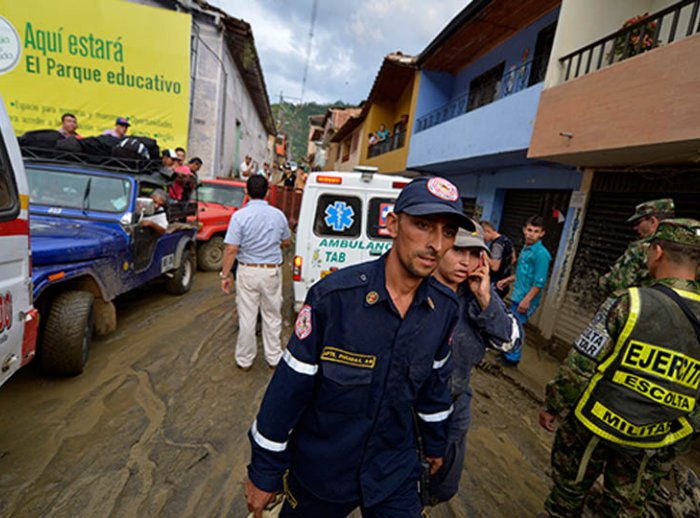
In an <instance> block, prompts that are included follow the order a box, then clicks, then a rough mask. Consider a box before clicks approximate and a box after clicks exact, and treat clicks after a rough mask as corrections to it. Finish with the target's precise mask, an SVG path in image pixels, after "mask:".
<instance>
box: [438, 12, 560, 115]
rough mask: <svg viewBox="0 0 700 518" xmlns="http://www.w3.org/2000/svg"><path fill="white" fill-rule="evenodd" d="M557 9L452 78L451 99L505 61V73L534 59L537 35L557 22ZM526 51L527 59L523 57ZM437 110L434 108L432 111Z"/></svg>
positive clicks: (465, 90)
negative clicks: (478, 77)
mask: <svg viewBox="0 0 700 518" xmlns="http://www.w3.org/2000/svg"><path fill="white" fill-rule="evenodd" d="M558 17H559V9H555V10H554V11H551V12H550V13H548V14H546V15H544V16H543V17H542V18H540V19H539V20H537V21H535V22H533V23H532V24H530V25H528V26H527V27H525V28H524V29H523V30H522V31H520V32H519V33H517V34H515V35H514V36H512V37H511V38H510V39H509V40H507V41H505V42H503V44H502V45H500V46H498V47H496V48H495V49H493V50H492V51H491V52H489V53H488V54H486V55H485V56H484V57H482V58H481V59H479V60H478V61H476V62H474V63H473V64H471V65H470V66H468V67H467V68H465V69H464V70H462V71H461V72H459V74H457V76H456V77H455V78H454V90H453V98H454V97H457V96H459V95H460V94H462V93H465V92H468V91H469V83H470V82H471V81H472V79H474V78H475V77H477V76H479V75H481V74H483V73H484V72H486V71H487V70H489V69H491V68H493V67H495V66H496V65H498V64H499V63H501V62H503V61H505V70H506V72H507V71H508V70H510V69H511V67H518V66H520V65H521V64H522V62H523V61H527V60H528V59H533V58H534V57H535V43H536V42H537V34H538V33H539V32H540V31H541V30H542V29H544V28H545V27H547V26H548V25H550V24H552V23H554V22H556V21H557V18H558ZM526 51H527V57H525V56H524V54H525V52H526ZM523 58H524V59H523ZM435 108H438V106H434V107H433V109H435Z"/></svg>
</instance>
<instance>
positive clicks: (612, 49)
mask: <svg viewBox="0 0 700 518" xmlns="http://www.w3.org/2000/svg"><path fill="white" fill-rule="evenodd" d="M699 9H700V0H683V1H681V2H678V3H676V4H673V5H671V6H669V7H667V8H666V9H662V10H661V11H659V12H657V13H654V14H651V15H649V16H647V17H645V18H643V19H641V20H639V21H637V22H635V23H632V24H630V25H628V26H627V27H623V28H622V29H620V30H619V31H616V32H613V33H612V34H610V35H608V36H605V37H604V38H601V39H599V40H598V41H594V42H593V43H590V44H588V45H586V46H585V47H583V48H580V49H579V50H577V51H575V52H572V53H571V54H567V55H566V56H564V57H562V58H560V59H559V61H560V62H561V64H562V65H563V66H564V68H565V77H564V80H565V81H568V80H569V79H575V78H577V77H580V76H583V75H586V74H588V73H590V72H595V71H596V70H600V69H601V68H603V67H606V66H609V65H612V64H613V63H619V62H620V61H624V60H625V59H627V58H630V57H632V56H636V55H637V54H641V53H642V52H646V51H649V50H652V49H655V48H656V47H658V46H660V45H664V44H665V43H672V42H673V41H676V40H679V39H682V38H687V37H688V36H692V35H693V34H695V33H697V32H700V23H698V10H699ZM685 16H688V22H687V24H683V25H684V27H679V25H680V20H681V17H685ZM683 29H685V30H683Z"/></svg>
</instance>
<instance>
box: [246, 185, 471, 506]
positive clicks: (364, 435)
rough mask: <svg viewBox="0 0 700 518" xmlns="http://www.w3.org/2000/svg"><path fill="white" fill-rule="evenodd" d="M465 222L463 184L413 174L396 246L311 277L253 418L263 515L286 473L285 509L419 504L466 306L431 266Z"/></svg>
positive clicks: (441, 432)
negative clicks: (419, 447)
mask: <svg viewBox="0 0 700 518" xmlns="http://www.w3.org/2000/svg"><path fill="white" fill-rule="evenodd" d="M460 225H461V226H464V227H466V228H469V229H470V230H473V229H474V228H475V227H474V224H473V222H472V221H471V220H470V219H469V218H467V217H465V216H464V215H463V213H462V202H461V199H460V196H459V192H458V190H457V188H456V187H455V186H454V185H453V184H451V183H450V182H449V181H447V180H445V179H443V178H416V179H415V180H413V181H412V182H411V183H410V184H408V185H407V186H406V187H405V188H404V189H403V190H402V191H401V194H400V195H399V197H398V199H397V201H396V205H395V207H394V212H392V213H390V214H389V215H388V216H387V224H386V227H387V229H388V231H389V233H390V235H391V237H392V239H393V246H392V248H391V250H390V251H389V252H387V254H385V255H384V256H383V257H382V258H380V259H379V260H376V261H372V262H367V263H363V264H359V265H356V266H352V267H349V268H346V269H343V270H340V271H338V272H336V273H333V274H332V275H330V276H328V277H326V278H325V279H323V280H321V281H320V282H319V283H317V284H315V285H314V286H312V288H311V289H310V290H309V294H308V296H307V299H306V304H305V305H304V306H303V307H302V309H301V310H300V311H299V315H298V317H297V320H296V324H295V328H294V334H293V336H292V338H291V340H290V341H289V345H288V346H287V349H286V351H285V353H284V356H283V358H282V361H281V362H280V364H279V366H278V368H277V370H276V372H275V374H274V377H273V378H272V380H271V382H270V385H269V386H268V388H267V392H266V394H265V397H264V398H263V402H262V405H261V408H260V412H259V413H258V416H257V418H256V420H255V422H254V423H253V426H252V427H251V430H250V439H251V445H252V461H251V463H250V465H249V467H248V476H249V480H248V482H247V484H246V501H247V503H248V508H249V510H251V511H253V513H254V516H256V517H257V516H262V509H263V508H264V506H265V505H266V504H267V503H268V502H269V501H270V500H271V499H272V498H273V496H274V494H275V493H276V492H279V491H280V490H282V488H283V486H284V491H285V496H286V501H285V504H284V507H283V509H282V513H281V516H282V517H289V516H300V517H304V518H314V517H319V518H321V517H322V518H334V517H338V518H340V517H345V516H347V515H348V514H349V513H350V512H352V510H353V509H355V508H357V507H360V508H361V509H362V513H363V516H365V517H377V518H378V517H390V516H401V517H409V518H412V517H415V518H418V517H419V516H420V514H421V503H420V499H419V496H418V493H417V491H416V482H417V480H418V478H419V476H420V470H421V467H420V463H419V461H418V456H417V455H416V444H417V437H416V432H415V430H416V429H417V430H419V434H420V438H421V440H422V443H423V446H424V454H425V456H426V460H427V461H428V463H429V464H430V466H431V470H432V471H436V470H437V469H439V467H440V466H441V465H442V456H443V455H444V452H445V447H446V432H447V428H446V424H447V418H448V417H449V415H450V413H451V412H452V400H451V398H450V392H449V387H448V379H449V374H450V371H451V362H450V349H449V345H448V340H449V336H450V334H451V332H452V328H453V326H454V324H455V322H456V317H457V302H456V299H455V296H454V294H453V293H452V292H451V291H450V290H449V289H447V288H446V287H444V286H442V285H441V284H440V283H438V282H437V281H436V280H434V279H433V278H432V277H431V274H432V273H433V271H434V270H435V268H436V267H437V265H438V263H439V262H440V259H441V258H442V256H443V255H444V254H445V252H446V251H447V250H448V249H449V248H450V247H452V245H453V243H454V239H455V235H456V233H457V230H458V227H459V226H460ZM414 413H415V416H416V423H417V424H415V425H414V415H413V414H414ZM283 479H284V483H283Z"/></svg>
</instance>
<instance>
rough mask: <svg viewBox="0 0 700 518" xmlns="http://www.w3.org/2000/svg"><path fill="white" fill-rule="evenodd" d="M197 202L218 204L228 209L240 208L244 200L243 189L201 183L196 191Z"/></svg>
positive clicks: (233, 186)
mask: <svg viewBox="0 0 700 518" xmlns="http://www.w3.org/2000/svg"><path fill="white" fill-rule="evenodd" d="M197 195H198V199H199V201H204V202H209V203H219V204H221V205H227V206H229V207H240V206H241V205H243V199H244V198H245V187H237V186H235V185H221V184H214V183H202V184H201V185H200V186H199V188H198V189H197Z"/></svg>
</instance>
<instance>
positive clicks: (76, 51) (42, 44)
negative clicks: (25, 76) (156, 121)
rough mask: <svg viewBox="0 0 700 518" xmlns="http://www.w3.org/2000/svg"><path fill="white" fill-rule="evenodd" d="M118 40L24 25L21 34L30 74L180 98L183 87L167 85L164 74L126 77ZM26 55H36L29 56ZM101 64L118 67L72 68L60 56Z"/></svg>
mask: <svg viewBox="0 0 700 518" xmlns="http://www.w3.org/2000/svg"><path fill="white" fill-rule="evenodd" d="M121 39H122V38H121V36H119V37H118V38H117V39H115V40H110V39H106V38H100V37H97V36H95V35H94V34H92V33H88V34H70V33H64V32H63V28H62V27H61V28H59V29H58V30H56V31H48V30H43V29H38V28H34V27H33V26H32V23H31V22H27V24H26V25H25V30H24V42H23V47H24V52H25V55H24V65H25V68H26V71H27V73H29V74H44V75H48V76H53V77H61V78H66V79H70V80H73V81H76V82H78V83H81V84H82V83H108V84H111V85H116V86H122V87H127V88H136V89H138V90H151V91H154V92H164V93H171V94H174V95H180V94H181V93H182V85H181V83H180V82H179V81H170V80H168V79H167V77H165V76H164V75H163V74H153V75H141V74H132V73H129V71H128V69H127V68H126V66H125V65H123V63H124V45H123V42H122V41H121ZM29 51H32V52H34V53H35V54H30V53H29ZM65 54H68V55H69V56H75V57H82V58H91V59H99V60H103V61H105V62H107V63H118V64H120V66H119V67H117V68H116V69H110V70H103V69H102V68H99V67H94V66H82V65H74V64H68V63H65V62H62V61H61V60H60V58H61V56H62V55H65Z"/></svg>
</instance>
